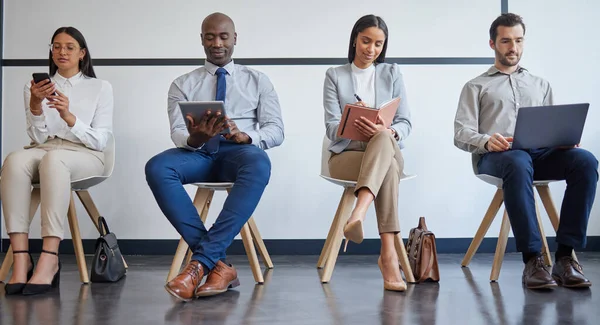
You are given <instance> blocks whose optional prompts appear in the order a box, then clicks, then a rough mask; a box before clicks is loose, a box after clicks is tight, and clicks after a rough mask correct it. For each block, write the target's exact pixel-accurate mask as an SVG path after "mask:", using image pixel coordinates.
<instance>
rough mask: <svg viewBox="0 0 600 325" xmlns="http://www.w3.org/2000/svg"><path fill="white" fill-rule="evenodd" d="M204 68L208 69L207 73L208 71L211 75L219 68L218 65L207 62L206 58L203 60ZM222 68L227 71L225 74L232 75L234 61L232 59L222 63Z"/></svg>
mask: <svg viewBox="0 0 600 325" xmlns="http://www.w3.org/2000/svg"><path fill="white" fill-rule="evenodd" d="M204 68H206V71H208V73H210V74H211V75H213V76H214V75H215V73H216V72H217V69H218V68H220V67H219V66H217V65H215V64H213V63H210V62H208V60H205V61H204ZM222 68H223V69H225V70H226V71H227V74H228V75H230V76H233V71H234V63H233V60H231V62H229V63H227V64H226V65H224V66H223V67H222Z"/></svg>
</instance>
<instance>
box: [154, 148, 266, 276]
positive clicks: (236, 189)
mask: <svg viewBox="0 0 600 325" xmlns="http://www.w3.org/2000/svg"><path fill="white" fill-rule="evenodd" d="M270 176H271V161H270V160H269V157H268V156H267V154H266V153H265V151H264V150H262V149H260V148H258V147H255V146H253V145H245V144H235V143H232V142H227V141H221V143H220V148H219V151H218V152H216V153H214V154H209V153H208V152H206V151H205V150H199V151H194V152H192V151H188V150H185V149H179V148H174V149H169V150H166V151H164V152H162V153H160V154H158V155H156V156H154V157H152V159H150V160H149V161H148V163H147V164H146V181H147V182H148V185H149V186H150V189H151V190H152V193H153V194H154V198H155V199H156V202H157V203H158V206H159V207H160V209H161V210H162V212H163V213H164V214H165V216H166V217H167V219H169V221H170V222H171V224H172V225H173V226H174V227H175V229H176V230H177V232H179V234H180V235H181V236H182V237H183V239H184V240H185V241H186V243H187V244H188V245H189V246H190V249H191V250H192V252H193V255H192V259H194V260H197V261H200V262H201V263H202V264H204V265H206V266H207V267H208V268H209V269H210V270H212V269H213V268H214V266H215V264H216V263H217V262H218V261H219V260H224V259H225V252H226V250H227V248H228V247H229V245H231V243H232V242H233V239H234V238H235V236H236V235H237V234H238V233H239V232H240V230H241V229H242V227H243V226H244V224H245V223H246V222H247V221H248V219H249V218H250V216H252V213H253V212H254V210H255V209H256V206H257V205H258V202H259V201H260V198H261V196H262V194H263V191H264V189H265V187H266V186H267V184H268V182H269V178H270ZM198 182H233V183H234V185H233V187H232V188H231V190H230V192H229V195H228V196H227V199H226V200H225V204H223V209H222V210H221V212H220V213H219V216H218V217H217V220H216V222H215V223H214V225H213V226H212V227H211V228H210V230H206V227H205V226H204V224H203V223H202V221H201V220H200V216H199V215H198V212H197V211H196V208H195V207H194V205H193V203H192V200H191V198H190V196H189V195H188V193H187V192H186V191H185V189H184V188H183V185H184V184H190V183H198Z"/></svg>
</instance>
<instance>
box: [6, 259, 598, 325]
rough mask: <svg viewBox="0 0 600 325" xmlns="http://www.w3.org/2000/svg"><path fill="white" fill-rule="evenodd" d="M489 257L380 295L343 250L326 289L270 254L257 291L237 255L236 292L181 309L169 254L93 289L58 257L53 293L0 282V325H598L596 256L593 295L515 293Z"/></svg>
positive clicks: (297, 264)
mask: <svg viewBox="0 0 600 325" xmlns="http://www.w3.org/2000/svg"><path fill="white" fill-rule="evenodd" d="M2 257H3V256H0V258H2ZM492 257H493V256H492V255H489V254H479V255H476V257H475V258H474V260H473V262H472V263H471V265H470V267H469V268H461V267H460V261H461V259H462V256H461V255H440V256H439V259H440V272H441V277H442V279H441V281H440V283H439V284H433V283H425V284H419V285H409V289H408V290H407V291H406V292H404V293H397V292H389V291H384V290H383V287H382V286H383V284H382V279H381V274H380V272H379V269H378V268H377V264H376V263H377V256H343V254H342V255H341V256H340V258H339V260H338V264H337V266H336V269H335V271H334V274H333V278H332V281H331V282H330V283H329V284H324V285H322V284H321V283H320V282H319V278H318V271H317V269H316V268H315V263H316V260H317V257H316V256H273V262H274V264H275V268H274V269H273V270H270V271H267V272H266V273H265V279H266V282H265V284H264V285H255V284H254V280H253V278H252V274H251V272H250V269H249V266H248V263H247V260H246V257H245V256H233V257H230V262H232V263H233V264H234V265H235V266H236V267H237V269H238V273H239V275H240V281H241V282H242V285H241V286H240V287H238V288H236V290H231V291H229V292H227V293H225V294H222V295H220V296H216V297H211V298H205V299H201V300H195V301H193V302H191V303H180V302H175V301H173V300H172V299H171V298H170V296H169V295H168V294H167V293H166V292H165V290H164V289H163V285H164V281H165V277H166V274H167V271H168V268H169V264H170V257H168V256H160V257H156V256H149V257H146V256H130V257H128V258H127V261H128V263H129V267H130V269H129V272H128V275H127V277H126V279H125V280H123V281H121V282H119V283H115V284H91V285H81V284H80V283H79V276H78V273H77V266H76V264H75V260H74V258H73V257H72V256H62V261H63V273H62V277H61V287H60V290H56V291H55V292H53V293H49V294H46V295H44V296H38V297H19V296H9V297H6V296H5V295H4V289H3V286H1V285H0V324H15V325H24V324H47V325H50V324H109V325H115V324H290V325H291V324H498V325H501V324H531V325H534V324H578V325H583V324H600V253H580V254H579V259H580V261H581V262H582V264H583V266H584V271H585V273H586V275H587V276H588V277H589V278H590V280H591V281H592V282H593V283H594V286H593V287H592V288H591V289H584V290H571V289H565V288H558V289H556V290H553V291H542V292H534V291H529V290H526V289H524V288H523V287H522V285H521V282H520V281H521V272H522V268H523V264H522V262H521V261H520V255H517V254H507V256H506V258H505V261H504V265H503V268H502V272H501V275H500V280H499V282H498V283H490V282H489V280H488V279H489V273H490V268H491V261H492ZM88 265H89V264H88Z"/></svg>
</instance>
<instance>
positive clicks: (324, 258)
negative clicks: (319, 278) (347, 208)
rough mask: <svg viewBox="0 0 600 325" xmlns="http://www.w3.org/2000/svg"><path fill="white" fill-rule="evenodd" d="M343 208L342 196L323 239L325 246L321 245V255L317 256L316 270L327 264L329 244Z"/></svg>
mask: <svg viewBox="0 0 600 325" xmlns="http://www.w3.org/2000/svg"><path fill="white" fill-rule="evenodd" d="M343 207H344V195H342V197H341V198H340V203H339V204H338V208H337V211H336V212H335V216H334V217H333V221H332V222H331V227H329V233H328V234H327V239H325V245H323V249H322V250H321V255H320V256H319V261H318V262H317V268H318V269H322V268H323V267H324V266H325V262H327V255H328V254H329V251H330V250H331V242H332V241H333V238H334V237H335V230H336V229H337V228H336V227H337V224H338V223H339V222H340V218H341V212H342V209H343Z"/></svg>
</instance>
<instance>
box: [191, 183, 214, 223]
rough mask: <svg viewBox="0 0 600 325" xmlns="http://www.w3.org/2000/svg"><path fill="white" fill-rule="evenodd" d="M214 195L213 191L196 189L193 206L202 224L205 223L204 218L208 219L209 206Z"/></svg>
mask: <svg viewBox="0 0 600 325" xmlns="http://www.w3.org/2000/svg"><path fill="white" fill-rule="evenodd" d="M214 194H215V191H214V190H209V189H205V188H198V189H197V190H196V196H194V206H195V207H196V211H198V215H199V216H200V220H202V223H205V222H206V217H208V210H209V209H210V204H211V203H212V198H213V195H214Z"/></svg>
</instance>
